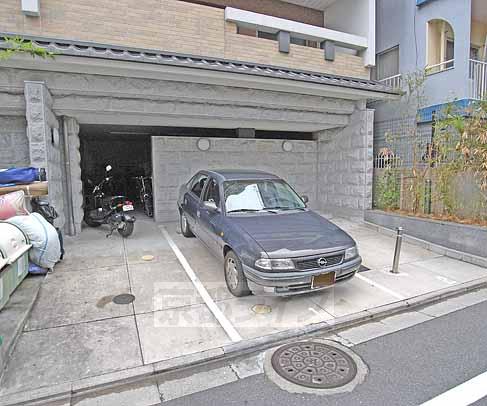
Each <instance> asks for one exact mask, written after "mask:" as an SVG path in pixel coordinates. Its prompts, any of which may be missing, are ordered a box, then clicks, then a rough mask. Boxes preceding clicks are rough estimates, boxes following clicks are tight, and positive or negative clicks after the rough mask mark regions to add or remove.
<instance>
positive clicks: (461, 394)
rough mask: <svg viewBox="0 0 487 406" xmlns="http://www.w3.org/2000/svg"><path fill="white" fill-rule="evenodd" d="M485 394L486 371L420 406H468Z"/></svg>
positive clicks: (486, 384)
mask: <svg viewBox="0 0 487 406" xmlns="http://www.w3.org/2000/svg"><path fill="white" fill-rule="evenodd" d="M486 396H487V372H484V373H483V374H480V375H477V376H476V377H475V378H472V379H470V380H469V381H467V382H464V383H462V384H461V385H458V386H456V387H454V388H452V389H450V390H449V391H446V392H445V393H442V394H441V395H438V396H437V397H435V398H433V399H431V400H428V401H427V402H425V403H423V404H422V405H421V406H445V405H455V406H468V405H471V404H472V403H475V402H476V401H477V400H480V399H482V398H484V397H486Z"/></svg>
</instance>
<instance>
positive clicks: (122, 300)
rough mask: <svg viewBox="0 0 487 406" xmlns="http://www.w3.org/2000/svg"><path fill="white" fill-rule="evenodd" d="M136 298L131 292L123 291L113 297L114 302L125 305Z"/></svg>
mask: <svg viewBox="0 0 487 406" xmlns="http://www.w3.org/2000/svg"><path fill="white" fill-rule="evenodd" d="M134 300H135V296H134V295H131V294H130V293H122V294H121V295H117V296H115V297H114V298H113V303H115V304H119V305H124V304H130V303H132V302H133V301H134Z"/></svg>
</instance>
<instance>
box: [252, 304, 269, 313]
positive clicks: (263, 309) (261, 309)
mask: <svg viewBox="0 0 487 406" xmlns="http://www.w3.org/2000/svg"><path fill="white" fill-rule="evenodd" d="M252 311H253V312H254V313H256V314H268V313H270V312H272V307H270V306H269V305H266V304H256V305H254V306H252Z"/></svg>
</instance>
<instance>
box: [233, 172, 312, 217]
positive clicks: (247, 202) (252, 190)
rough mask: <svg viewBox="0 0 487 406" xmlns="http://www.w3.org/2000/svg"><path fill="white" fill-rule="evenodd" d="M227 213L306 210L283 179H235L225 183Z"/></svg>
mask: <svg viewBox="0 0 487 406" xmlns="http://www.w3.org/2000/svg"><path fill="white" fill-rule="evenodd" d="M223 190H224V196H225V208H226V212H227V213H236V212H258V211H264V210H304V208H305V207H306V206H305V204H304V203H303V201H302V200H301V198H300V197H299V196H298V195H297V194H296V192H295V191H294V190H293V189H292V188H291V187H290V186H289V185H288V184H287V183H286V182H284V181H282V180H277V179H276V180H274V179H272V180H235V181H227V182H224V184H223Z"/></svg>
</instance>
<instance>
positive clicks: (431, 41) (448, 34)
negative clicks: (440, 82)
mask: <svg viewBox="0 0 487 406" xmlns="http://www.w3.org/2000/svg"><path fill="white" fill-rule="evenodd" d="M426 59H427V63H428V66H427V67H426V73H427V74H432V73H437V72H441V71H443V70H446V69H451V68H453V67H454V66H455V34H454V32H453V28H452V26H451V25H450V24H449V23H448V22H446V21H445V20H439V19H435V20H431V21H429V22H428V38H427V55H426Z"/></svg>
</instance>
